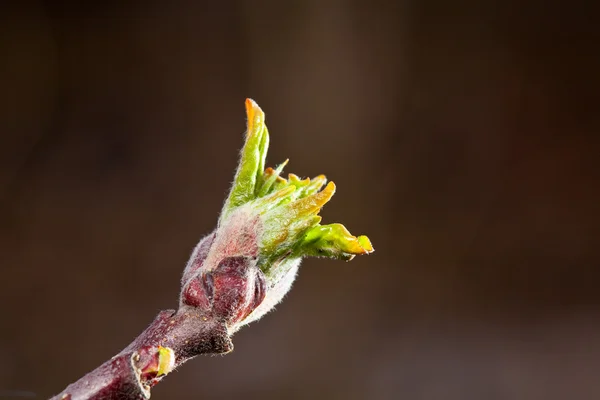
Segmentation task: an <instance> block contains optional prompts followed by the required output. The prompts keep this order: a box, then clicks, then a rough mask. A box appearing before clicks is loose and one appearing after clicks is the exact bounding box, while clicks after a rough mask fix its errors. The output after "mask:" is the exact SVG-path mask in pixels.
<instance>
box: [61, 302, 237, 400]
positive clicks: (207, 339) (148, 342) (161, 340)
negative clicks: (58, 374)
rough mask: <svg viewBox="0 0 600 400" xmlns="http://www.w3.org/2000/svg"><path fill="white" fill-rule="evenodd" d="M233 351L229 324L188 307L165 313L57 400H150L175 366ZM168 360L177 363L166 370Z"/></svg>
mask: <svg viewBox="0 0 600 400" xmlns="http://www.w3.org/2000/svg"><path fill="white" fill-rule="evenodd" d="M161 349H168V350H167V351H166V352H165V351H161ZM231 350H233V343H232V342H231V339H230V338H229V335H228V333H227V328H226V326H225V323H224V322H220V321H217V319H216V318H215V316H214V315H212V314H210V313H209V314H206V313H202V312H201V311H200V310H199V309H198V308H193V307H189V306H186V305H182V306H181V307H180V308H179V310H177V311H175V310H165V311H161V312H160V313H159V314H158V315H157V316H156V318H155V319H154V321H153V322H152V324H150V326H149V327H148V328H146V330H144V332H142V334H140V335H139V336H138V337H137V338H136V339H135V340H134V341H133V342H132V343H131V344H130V345H129V346H127V347H126V348H125V349H124V350H123V351H121V352H120V353H119V354H117V355H116V356H114V357H113V358H111V359H110V360H108V361H107V362H105V363H104V364H102V365H101V366H99V367H98V368H96V369H95V370H93V371H91V372H90V373H88V374H87V375H85V376H84V377H82V378H81V379H79V380H78V381H76V382H74V383H72V384H70V385H69V386H67V388H66V389H65V390H63V391H62V392H61V393H59V394H57V395H56V396H54V397H52V399H51V400H59V399H60V400H84V399H94V400H98V399H107V400H109V399H115V400H116V399H148V398H150V388H151V387H152V386H154V385H155V384H157V383H158V382H159V381H160V380H161V379H162V377H163V376H164V375H165V374H166V373H167V372H169V371H171V370H172V369H173V368H175V367H177V366H179V365H181V364H183V363H184V362H186V361H187V360H189V359H191V358H193V357H195V356H197V355H200V354H224V353H228V352H230V351H231ZM168 358H171V359H170V360H168ZM165 359H167V360H166V361H167V362H170V363H171V365H169V366H168V370H166V371H163V369H164V366H162V365H161V364H164V362H165Z"/></svg>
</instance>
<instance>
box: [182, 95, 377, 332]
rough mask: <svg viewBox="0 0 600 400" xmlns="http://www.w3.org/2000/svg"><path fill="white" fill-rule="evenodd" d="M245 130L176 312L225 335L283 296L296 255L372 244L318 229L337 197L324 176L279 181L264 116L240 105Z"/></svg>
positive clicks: (344, 251)
mask: <svg viewBox="0 0 600 400" xmlns="http://www.w3.org/2000/svg"><path fill="white" fill-rule="evenodd" d="M246 114H247V117H248V131H247V133H246V142H245V145H244V147H243V149H242V151H241V159H240V163H239V166H238V169H237V173H236V175H235V179H234V182H233V185H232V188H231V191H230V193H229V196H228V198H227V200H226V201H225V204H224V206H223V210H222V211H221V216H220V218H219V222H218V225H217V228H216V229H215V231H214V232H213V233H211V234H210V235H208V236H206V237H205V238H203V239H202V240H201V241H200V243H199V244H198V245H197V246H196V248H195V250H194V252H193V253H192V256H191V258H190V261H189V262H188V265H187V266H186V269H185V271H184V274H183V278H182V292H181V298H180V303H181V306H189V307H198V308H201V309H203V310H205V311H207V312H208V313H210V314H211V315H212V316H213V317H215V318H217V319H219V320H222V321H223V322H224V323H225V324H226V326H227V328H228V330H229V332H230V333H233V332H235V331H236V330H237V329H239V328H240V327H241V326H243V325H245V324H247V323H249V322H251V321H254V320H257V319H259V318H260V317H261V316H263V315H264V314H265V313H267V312H268V311H269V310H271V309H272V308H273V306H275V305H276V304H277V303H279V302H280V301H281V299H282V298H283V297H284V296H285V294H286V293H287V292H288V291H289V289H290V288H291V286H292V283H293V281H294V279H295V277H296V273H297V271H298V266H299V265H300V261H301V259H302V257H305V256H317V257H328V258H336V259H343V260H351V259H352V258H354V256H356V255H360V254H368V253H371V252H372V251H373V246H372V245H371V242H370V241H369V239H368V238H367V237H366V236H358V237H355V236H353V235H352V234H350V232H348V230H347V229H346V228H345V227H344V226H343V225H341V224H331V225H321V224H320V222H321V217H320V216H319V215H318V213H319V212H320V210H321V208H322V207H323V206H324V205H325V204H326V203H327V202H328V201H329V200H330V199H331V197H332V196H333V194H334V193H335V184H334V183H333V182H330V183H329V184H326V183H327V180H326V178H325V176H323V175H319V176H317V177H315V178H313V179H309V178H306V179H300V178H299V177H298V176H296V175H294V174H289V175H288V179H284V178H283V177H282V176H281V173H282V171H283V168H284V167H285V165H286V164H287V162H288V161H287V160H286V161H284V162H283V163H281V164H280V165H279V166H278V167H277V168H275V169H273V168H266V169H265V160H266V155H267V149H268V147H269V132H268V130H267V127H266V125H265V114H264V113H263V111H262V110H261V109H260V107H259V106H258V105H257V104H256V103H255V102H254V101H253V100H250V99H247V100H246Z"/></svg>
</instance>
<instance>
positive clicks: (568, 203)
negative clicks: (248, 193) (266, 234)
mask: <svg viewBox="0 0 600 400" xmlns="http://www.w3.org/2000/svg"><path fill="white" fill-rule="evenodd" d="M560 3H561V2H536V3H534V2H533V1H518V0H506V1H491V0H490V1H461V0H458V1H447V0H399V1H396V2H392V1H377V0H375V1H369V2H367V1H357V0H356V1H341V0H337V1H336V0H304V1H297V2H296V1H289V2H288V1H274V0H256V1H223V2H217V1H213V2H203V1H198V2H196V1H185V0H173V1H169V2H167V1H106V2H67V1H58V0H55V1H46V2H39V1H37V2H36V1H31V0H23V1H19V2H17V1H14V2H4V3H3V4H2V6H0V10H1V11H0V76H1V79H0V82H1V87H0V124H1V125H0V268H1V278H0V279H1V281H0V282H1V287H2V289H1V290H0V300H1V301H0V312H1V314H2V318H1V321H2V322H1V323H0V324H1V325H2V329H1V330H0V354H1V356H0V398H24V397H30V398H46V397H48V396H50V395H51V394H54V393H57V392H59V391H60V390H62V388H63V387H64V386H66V385H67V384H68V383H70V382H72V381H74V380H76V379H77V378H79V377H80V376H81V375H82V374H83V373H85V372H87V371H89V370H91V369H93V368H94V367H96V366H97V365H99V364H100V363H101V362H103V361H104V360H106V359H107V358H109V357H110V356H112V355H113V354H115V353H116V352H118V351H119V350H120V349H121V348H122V347H123V346H125V345H126V344H128V343H129V342H130V340H132V339H133V338H134V337H135V336H136V335H137V334H138V333H139V332H140V331H141V330H142V329H143V328H144V327H145V326H146V325H147V324H149V323H150V322H151V321H152V319H153V318H154V316H155V315H156V313H157V312H158V311H159V310H161V309H165V308H173V307H175V306H176V302H177V295H178V290H179V288H178V284H179V278H180V274H181V272H182V269H183V266H184V265H185V262H186V260H187V257H188V255H189V254H190V252H191V250H192V248H193V247H194V245H195V244H196V242H197V240H198V239H199V238H200V237H201V236H202V235H204V234H206V233H208V232H210V231H211V230H212V228H213V227H214V225H215V223H216V220H217V216H218V213H219V210H220V207H221V205H222V201H223V199H224V197H225V195H226V193H227V190H228V186H229V183H230V181H231V179H232V176H233V175H232V174H233V172H234V168H235V165H236V162H237V155H238V150H239V148H240V147H241V145H242V140H243V132H244V129H245V116H244V107H243V104H244V99H245V98H246V97H252V98H254V99H255V100H256V101H257V102H258V103H259V104H260V105H261V106H262V107H263V109H264V110H265V111H266V113H267V122H268V125H269V128H270V131H271V139H272V140H271V150H270V155H269V164H270V165H274V164H277V163H279V162H280V161H282V160H284V159H285V158H287V157H289V158H290V159H291V162H290V164H289V167H288V168H287V170H288V171H289V172H295V173H298V174H299V175H301V176H314V175H317V174H319V173H322V172H324V173H326V174H327V176H328V177H329V178H330V179H332V180H334V181H335V182H336V184H337V185H338V192H337V194H336V196H335V197H334V199H333V201H332V202H331V203H330V204H329V205H328V206H327V207H326V208H325V209H324V210H323V213H322V215H323V216H324V221H326V222H338V221H341V222H343V223H345V225H346V226H347V227H348V228H349V229H350V230H351V231H352V232H353V233H355V234H363V233H364V234H368V235H369V236H370V237H371V239H372V241H373V243H374V245H375V248H376V252H375V253H374V254H373V255H372V256H369V257H360V258H358V259H355V260H354V261H352V262H351V263H343V262H334V261H326V260H318V259H310V260H306V261H305V262H304V264H303V267H302V268H301V273H300V275H299V278H298V280H297V282H296V284H295V287H294V289H293V290H292V292H291V293H290V295H289V296H288V297H287V299H286V301H285V302H284V303H282V304H281V305H280V306H279V307H278V309H277V311H276V312H275V313H272V314H269V315H268V316H267V317H265V318H264V319H263V320H261V321H260V322H259V323H256V324H252V325H251V326H249V327H246V328H244V329H243V330H242V331H240V332H239V333H238V334H237V335H236V336H235V338H234V343H235V346H236V350H235V351H234V352H233V353H232V354H229V355H227V356H225V357H200V358H198V359H196V360H194V361H192V362H189V363H188V364H186V365H185V366H184V367H182V368H181V369H180V370H178V371H177V372H176V373H173V374H172V375H170V376H169V377H168V378H167V379H166V380H165V381H164V382H162V383H161V384H160V385H158V386H157V387H156V388H155V389H154V390H153V399H200V398H202V399H245V400H251V399H461V400H462V399H474V400H480V399H545V400H552V399H598V398H600V377H599V375H598V371H600V313H599V311H600V307H599V306H600V270H599V267H600V265H599V262H600V251H599V249H598V246H599V245H600V243H599V242H600V241H599V238H600V229H599V226H600V209H599V204H600V203H599V201H600V193H599V182H600V173H599V168H598V156H599V155H600V152H599V150H598V146H597V145H598V138H597V137H598V130H599V128H600V118H599V115H600V109H599V106H600V101H599V98H598V97H599V93H600V74H599V71H600V52H599V51H598V49H599V46H600V27H599V25H598V24H597V20H596V18H595V17H594V13H593V12H592V5H593V2H583V1H570V2H562V3H564V4H560Z"/></svg>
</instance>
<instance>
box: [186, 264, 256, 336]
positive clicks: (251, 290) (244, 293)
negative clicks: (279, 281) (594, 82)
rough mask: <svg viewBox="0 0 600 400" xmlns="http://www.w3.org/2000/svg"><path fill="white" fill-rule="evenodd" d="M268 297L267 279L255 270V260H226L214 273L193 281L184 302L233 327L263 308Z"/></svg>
mask: <svg viewBox="0 0 600 400" xmlns="http://www.w3.org/2000/svg"><path fill="white" fill-rule="evenodd" d="M265 293H266V282H265V277H264V275H263V273H262V271H260V269H259V268H258V267H257V266H256V259H253V258H249V257H243V256H238V257H227V258H225V259H224V260H222V261H221V262H220V263H219V264H218V265H217V267H216V268H215V269H214V270H212V271H201V272H200V275H199V276H197V277H194V278H192V279H190V280H189V282H188V283H187V284H186V285H185V287H184V289H183V291H182V296H181V302H182V303H183V304H186V305H188V306H192V307H198V308H200V309H202V310H205V311H207V312H210V313H211V314H212V315H214V316H215V318H217V319H218V320H221V321H224V322H225V323H226V324H227V326H233V325H235V324H236V323H238V322H240V321H242V320H243V319H244V318H246V317H247V316H248V315H249V314H250V313H251V312H252V311H254V309H255V308H256V307H258V305H260V303H261V302H262V301H263V300H264V298H265Z"/></svg>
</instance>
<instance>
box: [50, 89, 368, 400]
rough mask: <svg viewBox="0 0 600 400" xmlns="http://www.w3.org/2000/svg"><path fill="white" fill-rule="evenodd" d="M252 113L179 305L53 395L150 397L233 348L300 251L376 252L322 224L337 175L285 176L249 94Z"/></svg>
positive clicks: (269, 303)
mask: <svg viewBox="0 0 600 400" xmlns="http://www.w3.org/2000/svg"><path fill="white" fill-rule="evenodd" d="M246 113H247V116H248V132H247V135H246V143H245V145H244V148H243V149H242V153H241V160H240V164H239V166H238V170H237V173H236V176H235V179H234V183H233V186H232V188H231V192H230V194H229V196H228V198H227V200H226V202H225V205H224V206H223V210H222V211H221V216H220V218H219V222H218V225H217V229H216V230H215V231H214V232H213V233H211V234H210V235H208V236H206V237H204V238H203V239H202V240H200V242H199V243H198V245H197V246H196V248H195V249H194V251H193V253H192V255H191V257H190V261H188V263H187V266H186V268H185V270H184V273H183V277H182V281H181V295H180V299H179V309H178V310H177V311H175V310H167V311H162V312H160V313H159V314H158V316H157V317H156V319H155V320H154V322H152V324H151V325H150V326H149V327H148V328H147V329H146V330H145V331H144V332H142V334H141V335H140V336H138V337H137V339H135V340H134V341H133V342H132V343H131V344H130V345H129V346H127V347H126V348H125V349H124V350H123V351H121V352H120V353H119V354H117V355H116V356H114V357H113V358H111V359H110V360H109V361H107V362H105V363H104V364H102V365H101V366H100V367H98V368H97V369H95V370H94V371H92V372H90V373H88V374H87V375H85V376H84V377H82V378H81V379H79V380H78V381H77V382H75V383H72V384H71V385H69V386H68V387H67V388H66V389H65V390H64V391H62V392H61V393H59V394H58V395H56V396H54V397H53V398H52V399H53V400H54V399H56V400H58V399H61V400H63V399H64V400H66V399H68V400H85V399H148V398H150V389H151V388H152V387H153V386H154V385H156V384H157V383H158V382H159V381H160V380H161V379H163V378H164V377H165V376H166V375H167V374H168V373H170V372H171V371H173V369H174V368H176V367H178V366H179V365H181V364H183V363H184V362H186V361H187V360H189V359H191V358H193V357H195V356H197V355H200V354H225V353H228V352H230V351H232V350H233V343H232V342H231V336H232V335H233V333H235V332H236V331H237V330H238V329H239V328H241V327H242V326H243V325H246V324H248V323H250V322H252V321H255V320H257V319H259V318H261V317H262V316H263V315H264V314H266V313H267V312H269V311H270V310H271V309H272V308H273V307H274V306H275V305H276V304H277V303H279V302H280V301H281V299H282V298H283V297H284V296H285V294H286V293H287V292H288V291H289V290H290V288H291V286H292V283H293V281H294V279H295V277H296V273H297V270H298V266H299V265H300V261H301V259H302V257H305V256H319V257H328V258H337V259H343V260H347V261H349V260H351V259H352V258H354V256H356V255H360V254H368V253H371V252H372V251H373V247H372V245H371V242H370V241H369V239H368V238H367V237H366V236H358V237H355V236H353V235H352V234H350V232H348V230H347V229H346V228H345V227H344V226H343V225H341V224H330V225H321V224H320V222H321V217H320V216H319V215H317V214H318V213H319V211H320V210H321V208H322V207H323V205H325V204H326V203H327V202H328V201H329V200H330V199H331V197H332V196H333V194H334V192H335V185H334V184H333V182H330V183H329V184H327V185H326V186H325V184H326V182H327V181H326V179H325V176H323V175H319V176H317V177H316V178H313V179H309V178H306V179H300V178H299V177H298V176H296V175H294V174H289V175H288V179H284V178H282V177H281V176H280V174H281V172H282V170H283V167H284V166H285V165H286V164H287V161H285V162H284V163H282V164H281V165H279V167H277V168H276V169H272V168H266V169H265V168H264V166H265V160H266V155H267V149H268V146H269V134H268V130H267V127H266V125H265V115H264V113H263V112H262V110H261V109H260V108H259V107H258V105H257V104H256V103H255V102H254V101H252V100H250V99H248V100H246ZM323 186H325V188H323ZM322 188H323V189H322ZM321 189H322V190H321Z"/></svg>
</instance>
